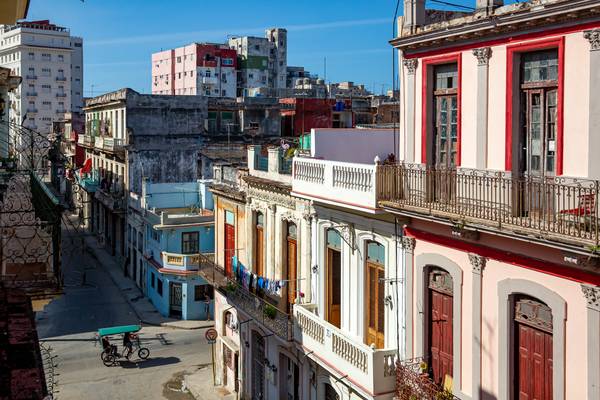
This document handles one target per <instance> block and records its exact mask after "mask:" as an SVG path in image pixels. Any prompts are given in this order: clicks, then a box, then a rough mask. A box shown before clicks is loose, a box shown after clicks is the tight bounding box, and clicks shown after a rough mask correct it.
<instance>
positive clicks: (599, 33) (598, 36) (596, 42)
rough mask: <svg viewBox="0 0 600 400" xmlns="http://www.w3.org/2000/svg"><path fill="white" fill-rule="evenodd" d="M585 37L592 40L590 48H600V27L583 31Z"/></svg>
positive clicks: (593, 49) (594, 49)
mask: <svg viewBox="0 0 600 400" xmlns="http://www.w3.org/2000/svg"><path fill="white" fill-rule="evenodd" d="M583 37H584V38H586V39H587V40H588V41H589V42H590V50H591V51H596V50H600V29H592V30H589V31H583Z"/></svg>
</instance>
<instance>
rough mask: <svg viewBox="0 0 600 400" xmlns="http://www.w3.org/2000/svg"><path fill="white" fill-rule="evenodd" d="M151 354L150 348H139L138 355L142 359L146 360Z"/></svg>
mask: <svg viewBox="0 0 600 400" xmlns="http://www.w3.org/2000/svg"><path fill="white" fill-rule="evenodd" d="M149 355H150V350H148V349H147V348H145V347H142V348H141V349H139V350H138V357H139V358H141V359H142V360H145V359H146V358H148V356H149Z"/></svg>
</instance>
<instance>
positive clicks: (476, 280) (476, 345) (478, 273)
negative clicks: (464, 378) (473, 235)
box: [469, 253, 487, 400]
mask: <svg viewBox="0 0 600 400" xmlns="http://www.w3.org/2000/svg"><path fill="white" fill-rule="evenodd" d="M469 261H470V262H471V266H472V267H473V300H472V304H473V309H472V312H473V314H472V319H471V320H472V321H473V354H472V357H473V358H472V366H471V373H472V374H473V375H472V382H473V389H472V391H473V397H472V400H479V399H480V398H481V278H482V274H483V270H484V268H485V263H486V261H487V260H486V258H485V257H482V256H480V255H479V254H472V253H471V254H469Z"/></svg>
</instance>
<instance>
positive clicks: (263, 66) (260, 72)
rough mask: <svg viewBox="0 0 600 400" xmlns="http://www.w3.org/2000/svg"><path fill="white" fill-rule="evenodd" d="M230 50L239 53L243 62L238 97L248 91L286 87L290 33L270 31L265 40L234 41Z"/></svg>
mask: <svg viewBox="0 0 600 400" xmlns="http://www.w3.org/2000/svg"><path fill="white" fill-rule="evenodd" d="M229 47H231V48H232V49H235V50H236V51H237V54H238V58H239V68H238V95H243V94H244V89H252V88H261V87H267V88H273V89H280V88H285V87H286V85H287V30H286V29H283V28H271V29H267V30H266V31H265V37H254V36H241V37H232V38H230V39H229Z"/></svg>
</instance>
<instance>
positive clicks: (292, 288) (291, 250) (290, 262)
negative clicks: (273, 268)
mask: <svg viewBox="0 0 600 400" xmlns="http://www.w3.org/2000/svg"><path fill="white" fill-rule="evenodd" d="M297 253H298V251H297V246H296V239H294V238H292V237H288V239H287V276H288V279H289V285H288V304H294V303H295V302H296V297H297V293H296V285H297V281H296V276H297V275H296V264H297V260H296V259H297V257H298V254H297ZM290 310H291V307H290Z"/></svg>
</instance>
